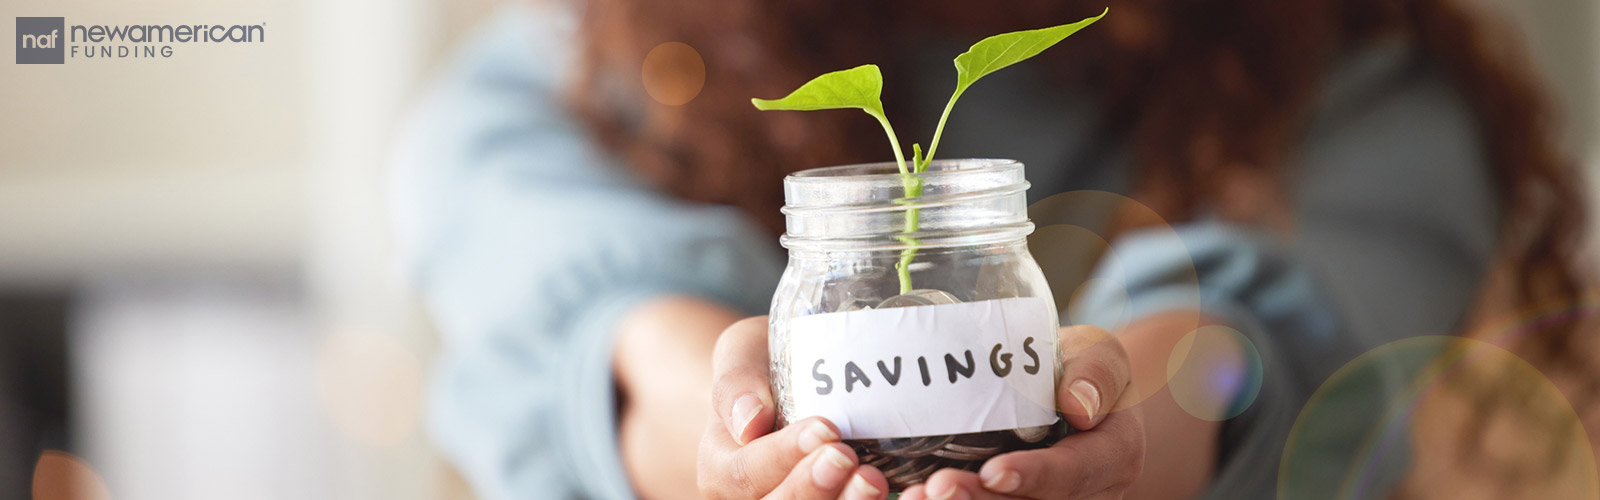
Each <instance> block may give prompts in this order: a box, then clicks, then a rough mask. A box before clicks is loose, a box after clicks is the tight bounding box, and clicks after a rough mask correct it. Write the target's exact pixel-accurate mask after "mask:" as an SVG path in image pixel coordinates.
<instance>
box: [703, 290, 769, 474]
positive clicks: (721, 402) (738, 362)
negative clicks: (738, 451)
mask: <svg viewBox="0 0 1600 500" xmlns="http://www.w3.org/2000/svg"><path fill="white" fill-rule="evenodd" d="M767 367H768V361H767V317H766V316H756V317H753V318H746V319H743V320H740V321H739V322H738V323H734V324H733V326H730V327H728V329H727V330H726V331H724V332H722V336H721V337H719V338H717V346H716V350H715V352H713V353H712V358H711V380H712V382H711V409H712V413H713V414H715V415H716V418H717V419H718V420H719V421H720V422H721V423H722V425H723V426H724V427H726V428H727V432H728V435H729V436H731V437H732V438H733V441H734V442H735V443H737V444H740V445H743V444H745V443H748V442H750V440H752V439H755V438H756V437H757V436H761V435H763V434H766V433H767V432H769V431H771V430H772V426H773V422H774V419H775V417H776V416H777V410H776V406H775V405H773V404H772V391H771V389H770V388H769V386H768V385H767V377H768V368H767Z"/></svg>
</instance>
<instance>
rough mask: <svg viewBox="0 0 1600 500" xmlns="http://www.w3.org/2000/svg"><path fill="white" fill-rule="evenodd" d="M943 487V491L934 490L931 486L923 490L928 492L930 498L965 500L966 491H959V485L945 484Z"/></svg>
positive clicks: (931, 499)
mask: <svg viewBox="0 0 1600 500" xmlns="http://www.w3.org/2000/svg"><path fill="white" fill-rule="evenodd" d="M943 487H944V488H945V490H943V491H939V490H935V489H933V488H932V487H929V488H928V489H927V490H924V491H926V492H927V493H928V498H929V499H930V500H966V498H967V492H965V491H961V487H960V486H956V485H954V484H946V485H944V486H943Z"/></svg>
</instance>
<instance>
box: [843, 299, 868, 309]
mask: <svg viewBox="0 0 1600 500" xmlns="http://www.w3.org/2000/svg"><path fill="white" fill-rule="evenodd" d="M871 310H872V303H871V302H867V301H865V300H861V299H850V301H849V302H845V303H843V304H840V305H839V309H838V312H850V311H871Z"/></svg>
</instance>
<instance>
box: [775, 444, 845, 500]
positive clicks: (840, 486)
mask: <svg viewBox="0 0 1600 500" xmlns="http://www.w3.org/2000/svg"><path fill="white" fill-rule="evenodd" d="M856 463H857V462H856V452H855V451H853V450H851V449H850V447H849V446H845V445H844V444H841V443H829V444H827V445H823V446H821V447H818V448H817V450H816V451H813V452H811V453H810V454H808V455H806V457H805V458H804V459H802V460H800V464H799V465H796V466H795V467H794V469H792V470H790V471H789V475H788V477H785V478H784V479H783V483H782V484H779V485H778V487H777V488H776V489H774V490H772V494H771V495H768V496H767V498H784V499H794V500H832V499H836V498H839V496H840V494H841V493H843V492H844V490H845V485H846V484H847V483H848V481H849V479H850V476H851V475H852V474H851V472H853V471H855V470H856Z"/></svg>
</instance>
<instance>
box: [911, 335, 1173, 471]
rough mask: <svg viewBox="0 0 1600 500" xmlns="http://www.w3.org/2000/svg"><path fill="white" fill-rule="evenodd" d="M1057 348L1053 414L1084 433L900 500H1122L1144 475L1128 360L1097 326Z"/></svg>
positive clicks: (1138, 418) (1000, 460) (991, 463)
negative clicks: (1058, 413) (1058, 371)
mask: <svg viewBox="0 0 1600 500" xmlns="http://www.w3.org/2000/svg"><path fill="white" fill-rule="evenodd" d="M1060 340H1061V341H1060V342H1059V343H1058V344H1057V345H1059V346H1061V347H1060V350H1059V355H1060V356H1061V359H1062V360H1063V365H1064V373H1062V375H1061V379H1060V380H1058V381H1057V382H1056V406H1057V407H1058V408H1059V409H1060V411H1061V414H1062V415H1064V416H1065V417H1066V419H1067V423H1068V424H1070V425H1072V427H1073V428H1076V429H1078V430H1080V431H1086V432H1079V433H1076V434H1073V435H1071V436H1067V437H1066V438H1063V439H1062V440H1061V441H1058V442H1056V444H1054V445H1052V446H1050V447H1049V448H1044V449H1040V450H1025V451H1014V452H1011V453H1005V454H1002V455H999V456H996V457H994V458H991V459H989V461H987V462H985V463H984V464H983V467H982V468H980V469H979V471H978V472H976V473H973V472H969V471H964V470H958V469H944V470H941V471H938V472H935V473H934V474H933V476H931V477H929V478H928V481H927V482H926V483H924V484H920V485H916V486H912V487H910V488H908V489H906V491H905V493H904V494H903V495H901V496H900V498H901V500H923V499H934V500H988V499H1013V498H1037V499H1055V498H1062V499H1066V498H1071V499H1074V500H1077V499H1119V498H1122V495H1123V493H1124V492H1125V491H1127V489H1128V487H1129V486H1131V485H1132V484H1133V482H1134V480H1135V479H1138V478H1139V473H1140V472H1141V471H1142V470H1143V467H1144V437H1145V431H1144V419H1143V416H1142V415H1140V413H1139V409H1138V408H1137V407H1127V408H1124V407H1126V406H1129V405H1127V404H1126V403H1127V402H1128V401H1135V400H1137V399H1138V398H1137V397H1135V396H1133V395H1131V394H1130V392H1131V390H1132V384H1130V383H1129V382H1130V380H1131V375H1130V369H1129V366H1130V363H1129V361H1128V354H1127V352H1126V351H1124V350H1123V348H1122V345H1121V344H1120V343H1119V342H1118V341H1117V339H1116V338H1115V337H1112V336H1111V335H1109V334H1107V333H1106V332H1105V331H1104V330H1101V329H1099V328H1096V327H1093V326H1073V327H1067V328H1062V329H1061V336H1060ZM1119 402H1120V403H1122V404H1121V405H1120V406H1119Z"/></svg>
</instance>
